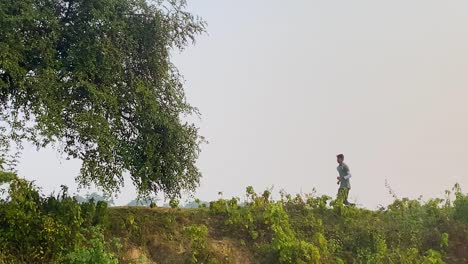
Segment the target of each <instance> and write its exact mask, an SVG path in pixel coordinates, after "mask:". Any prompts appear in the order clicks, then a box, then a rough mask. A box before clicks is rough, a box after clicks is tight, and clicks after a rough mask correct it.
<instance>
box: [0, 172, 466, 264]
mask: <svg viewBox="0 0 468 264" xmlns="http://www.w3.org/2000/svg"><path fill="white" fill-rule="evenodd" d="M0 182H2V183H3V184H2V185H1V191H2V193H3V195H2V196H1V197H2V198H1V199H0V263H239V262H243V263H428V264H429V263H466V262H467V261H468V253H467V252H468V246H467V244H468V243H467V237H468V216H467V212H468V202H467V201H468V196H467V195H465V194H463V193H462V191H461V189H460V187H459V186H458V185H456V186H455V187H454V189H453V190H452V192H453V195H451V193H452V192H447V197H446V198H445V199H431V200H429V201H427V202H422V201H420V200H410V199H406V198H403V199H396V200H395V201H394V202H393V203H392V204H390V205H389V206H387V207H385V208H380V209H379V210H375V211H372V210H367V209H362V208H357V207H355V206H343V204H342V203H341V202H340V201H334V200H332V199H331V198H330V197H328V196H316V195H312V194H311V195H304V196H301V195H296V196H291V195H288V194H285V193H282V194H281V199H280V200H277V201H275V200H272V199H271V194H270V192H269V191H265V192H263V193H261V194H257V193H256V192H254V190H253V188H251V187H249V188H247V193H246V195H247V196H246V197H247V199H246V200H245V201H243V202H242V203H240V199H239V198H232V199H219V200H217V201H213V202H211V203H210V204H209V206H206V205H205V204H204V203H199V204H200V208H196V209H180V208H175V207H176V206H177V202H175V201H174V202H172V203H171V204H172V207H174V208H155V209H152V208H149V207H142V206H136V207H115V208H108V207H107V203H106V202H104V201H98V202H95V201H94V200H90V201H85V202H81V203H79V202H78V201H77V200H76V199H75V198H72V197H70V196H69V195H68V193H67V188H66V187H63V189H62V191H61V192H60V193H59V194H58V195H56V196H49V197H45V196H43V195H42V194H40V192H39V191H38V188H37V187H36V186H35V185H34V184H33V183H31V182H28V181H26V180H24V179H20V178H18V177H16V176H15V174H13V173H4V172H3V173H1V177H0Z"/></svg>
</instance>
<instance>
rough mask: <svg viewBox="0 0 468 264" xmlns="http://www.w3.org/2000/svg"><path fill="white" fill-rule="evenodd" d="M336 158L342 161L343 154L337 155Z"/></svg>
mask: <svg viewBox="0 0 468 264" xmlns="http://www.w3.org/2000/svg"><path fill="white" fill-rule="evenodd" d="M336 157H337V158H339V159H344V155H343V154H338V155H336Z"/></svg>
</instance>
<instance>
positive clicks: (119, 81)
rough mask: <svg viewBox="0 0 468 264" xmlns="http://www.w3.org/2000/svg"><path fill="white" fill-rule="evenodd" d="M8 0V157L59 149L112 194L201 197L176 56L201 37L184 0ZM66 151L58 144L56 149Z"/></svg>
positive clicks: (3, 53) (1, 88) (1, 141)
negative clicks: (12, 150)
mask: <svg viewBox="0 0 468 264" xmlns="http://www.w3.org/2000/svg"><path fill="white" fill-rule="evenodd" d="M152 3H155V4H148V3H147V2H146V1H145V0H94V1H89V0H36V1H32V0H2V1H0V150H1V151H2V152H1V154H2V156H1V158H2V159H4V158H7V157H6V155H5V153H7V152H8V150H9V144H10V142H11V141H13V142H16V143H17V144H18V145H20V146H21V143H22V142H23V141H24V140H27V141H30V142H32V143H34V144H35V145H36V146H37V148H43V147H45V146H48V145H51V144H53V146H55V147H57V148H58V149H59V150H60V151H61V152H62V153H64V154H65V155H66V156H67V157H68V158H79V159H81V160H82V161H83V162H82V168H81V173H80V175H79V177H78V178H77V179H78V181H79V183H80V184H81V185H84V186H88V185H90V184H92V183H94V184H96V185H97V186H99V187H101V188H102V189H103V190H105V191H107V192H113V191H117V190H118V189H119V188H120V186H121V185H122V184H123V176H122V175H123V173H124V172H129V173H130V175H131V178H132V180H133V183H134V184H135V186H136V187H137V189H138V191H139V193H140V194H141V195H149V194H151V193H157V192H159V191H163V192H164V193H165V194H166V195H168V196H169V197H175V196H179V195H180V192H181V191H183V190H189V191H191V190H194V188H195V187H196V186H197V185H198V181H199V177H200V173H199V171H198V169H197V167H196V166H195V161H196V159H197V157H198V153H199V143H200V142H201V140H202V138H201V137H200V136H199V135H198V131H197V128H196V127H195V126H194V125H193V124H191V123H188V122H186V121H184V116H186V115H191V114H196V113H197V110H196V109H195V108H193V107H192V106H190V105H189V104H188V103H187V102H186V99H185V95H184V90H183V85H182V84H183V81H182V77H181V75H180V74H179V72H178V71H177V69H176V68H175V66H174V65H173V64H172V62H171V57H170V52H171V51H172V50H174V49H183V48H184V47H185V46H186V45H187V44H189V42H193V41H194V38H195V36H196V35H197V34H199V33H201V32H203V30H204V22H203V21H202V20H200V19H199V18H196V17H194V16H193V15H192V14H190V13H189V12H187V11H185V5H186V4H185V0H169V1H152ZM54 143H59V144H54Z"/></svg>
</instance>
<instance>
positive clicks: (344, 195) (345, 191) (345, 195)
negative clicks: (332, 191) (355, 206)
mask: <svg viewBox="0 0 468 264" xmlns="http://www.w3.org/2000/svg"><path fill="white" fill-rule="evenodd" d="M348 194H349V188H343V201H344V204H345V205H348V204H349V202H348Z"/></svg>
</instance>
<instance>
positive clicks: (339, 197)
mask: <svg viewBox="0 0 468 264" xmlns="http://www.w3.org/2000/svg"><path fill="white" fill-rule="evenodd" d="M346 193H347V192H346V188H342V187H340V188H339V189H338V195H337V197H336V199H337V200H338V201H340V203H345V201H346V199H347V198H348V196H347V194H346Z"/></svg>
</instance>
